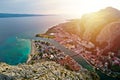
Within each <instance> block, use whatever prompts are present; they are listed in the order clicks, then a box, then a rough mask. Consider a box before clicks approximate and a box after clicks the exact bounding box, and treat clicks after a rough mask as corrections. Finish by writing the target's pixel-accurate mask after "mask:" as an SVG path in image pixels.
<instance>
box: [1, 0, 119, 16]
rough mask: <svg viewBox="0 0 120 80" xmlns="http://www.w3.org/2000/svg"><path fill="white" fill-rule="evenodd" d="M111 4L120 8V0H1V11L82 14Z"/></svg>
mask: <svg viewBox="0 0 120 80" xmlns="http://www.w3.org/2000/svg"><path fill="white" fill-rule="evenodd" d="M109 6H111V7H114V8H117V9H120V0H0V13H35V14H69V15H82V14H84V13H89V12H94V11H98V10H100V9H103V8H105V7H109Z"/></svg>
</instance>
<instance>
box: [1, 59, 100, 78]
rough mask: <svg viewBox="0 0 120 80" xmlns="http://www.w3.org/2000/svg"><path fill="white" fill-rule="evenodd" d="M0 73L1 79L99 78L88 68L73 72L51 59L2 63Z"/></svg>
mask: <svg viewBox="0 0 120 80" xmlns="http://www.w3.org/2000/svg"><path fill="white" fill-rule="evenodd" d="M0 73H2V74H3V75H0V80H99V78H98V76H97V75H95V74H94V73H90V72H88V71H87V70H84V71H80V72H73V71H69V70H67V69H65V68H64V67H62V66H60V65H59V64H56V63H55V62H51V61H44V62H41V63H35V64H20V65H18V66H10V65H7V64H5V63H0ZM8 76H9V77H8ZM11 78H12V79H11Z"/></svg>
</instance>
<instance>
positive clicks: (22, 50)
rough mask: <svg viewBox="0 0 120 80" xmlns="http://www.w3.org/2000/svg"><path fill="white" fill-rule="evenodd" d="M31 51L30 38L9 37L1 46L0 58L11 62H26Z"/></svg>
mask: <svg viewBox="0 0 120 80" xmlns="http://www.w3.org/2000/svg"><path fill="white" fill-rule="evenodd" d="M30 51H31V42H30V40H29V39H20V38H17V37H9V38H8V39H7V40H5V42H4V43H3V44H1V46H0V52H1V54H0V60H1V61H2V62H6V63H9V64H14V65H15V64H18V63H24V62H25V61H26V60H27V57H28V54H29V53H30Z"/></svg>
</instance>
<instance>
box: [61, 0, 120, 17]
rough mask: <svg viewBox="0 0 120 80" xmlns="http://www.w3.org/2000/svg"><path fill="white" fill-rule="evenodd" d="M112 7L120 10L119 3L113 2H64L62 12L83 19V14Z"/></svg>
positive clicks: (102, 0)
mask: <svg viewBox="0 0 120 80" xmlns="http://www.w3.org/2000/svg"><path fill="white" fill-rule="evenodd" d="M110 6H111V7H115V8H120V5H119V3H117V2H115V1H113V0H109V1H108V0H66V1H65V0H64V3H63V4H62V5H61V7H62V10H61V11H62V13H65V14H68V15H71V16H74V17H75V16H76V17H81V16H82V15H83V14H86V13H90V12H96V11H99V10H100V9H104V8H106V7H110Z"/></svg>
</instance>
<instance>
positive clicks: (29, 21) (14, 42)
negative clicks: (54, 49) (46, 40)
mask: <svg viewBox="0 0 120 80" xmlns="http://www.w3.org/2000/svg"><path fill="white" fill-rule="evenodd" d="M66 19H68V18H65V17H63V16H36V17H13V18H0V62H6V63H8V64H11V65H17V64H20V63H25V62H26V60H27V58H28V54H30V52H31V42H30V40H31V39H34V38H35V34H37V33H44V32H45V31H47V30H48V29H49V28H50V27H52V26H54V25H57V24H59V23H62V22H65V21H66Z"/></svg>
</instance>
